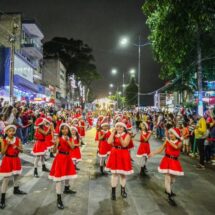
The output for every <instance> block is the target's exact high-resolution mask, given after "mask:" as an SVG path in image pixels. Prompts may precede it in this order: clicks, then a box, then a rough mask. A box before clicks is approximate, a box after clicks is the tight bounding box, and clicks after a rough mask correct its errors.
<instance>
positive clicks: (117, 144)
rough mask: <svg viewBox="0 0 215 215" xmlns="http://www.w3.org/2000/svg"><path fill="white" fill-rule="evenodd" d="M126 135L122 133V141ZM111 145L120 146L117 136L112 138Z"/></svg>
mask: <svg viewBox="0 0 215 215" xmlns="http://www.w3.org/2000/svg"><path fill="white" fill-rule="evenodd" d="M127 135H128V134H126V133H124V134H123V135H122V139H123V140H124V139H125V138H126V136H127ZM113 145H114V146H122V144H121V141H120V138H119V136H117V135H115V136H114V143H113Z"/></svg>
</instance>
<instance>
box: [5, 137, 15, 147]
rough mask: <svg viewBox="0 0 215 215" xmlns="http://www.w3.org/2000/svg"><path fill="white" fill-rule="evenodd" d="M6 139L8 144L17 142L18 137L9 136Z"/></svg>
mask: <svg viewBox="0 0 215 215" xmlns="http://www.w3.org/2000/svg"><path fill="white" fill-rule="evenodd" d="M6 140H7V142H8V144H11V145H12V144H14V143H15V142H16V138H15V137H13V139H12V140H11V139H9V138H8V137H7V138H6Z"/></svg>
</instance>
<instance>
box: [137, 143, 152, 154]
mask: <svg viewBox="0 0 215 215" xmlns="http://www.w3.org/2000/svg"><path fill="white" fill-rule="evenodd" d="M149 154H150V145H149V143H147V142H146V143H140V145H139V148H138V150H137V154H136V156H137V157H148V155H149Z"/></svg>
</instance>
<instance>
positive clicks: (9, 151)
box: [3, 137, 20, 156]
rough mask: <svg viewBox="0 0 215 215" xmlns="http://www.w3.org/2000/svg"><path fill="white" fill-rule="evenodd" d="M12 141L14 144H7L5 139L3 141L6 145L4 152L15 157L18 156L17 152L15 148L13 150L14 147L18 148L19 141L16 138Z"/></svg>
mask: <svg viewBox="0 0 215 215" xmlns="http://www.w3.org/2000/svg"><path fill="white" fill-rule="evenodd" d="M14 141H15V142H14V143H13V144H8V140H7V139H4V140H3V143H4V145H6V144H8V147H7V150H6V154H7V155H12V156H14V155H15V156H17V155H18V154H19V150H18V149H17V148H14V146H17V147H18V146H19V143H20V139H19V138H18V137H15V139H14Z"/></svg>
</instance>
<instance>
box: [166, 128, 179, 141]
mask: <svg viewBox="0 0 215 215" xmlns="http://www.w3.org/2000/svg"><path fill="white" fill-rule="evenodd" d="M169 132H171V133H173V134H174V135H175V136H176V137H177V138H179V139H181V137H180V136H179V135H178V133H177V132H176V131H175V129H174V128H170V129H169Z"/></svg>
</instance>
